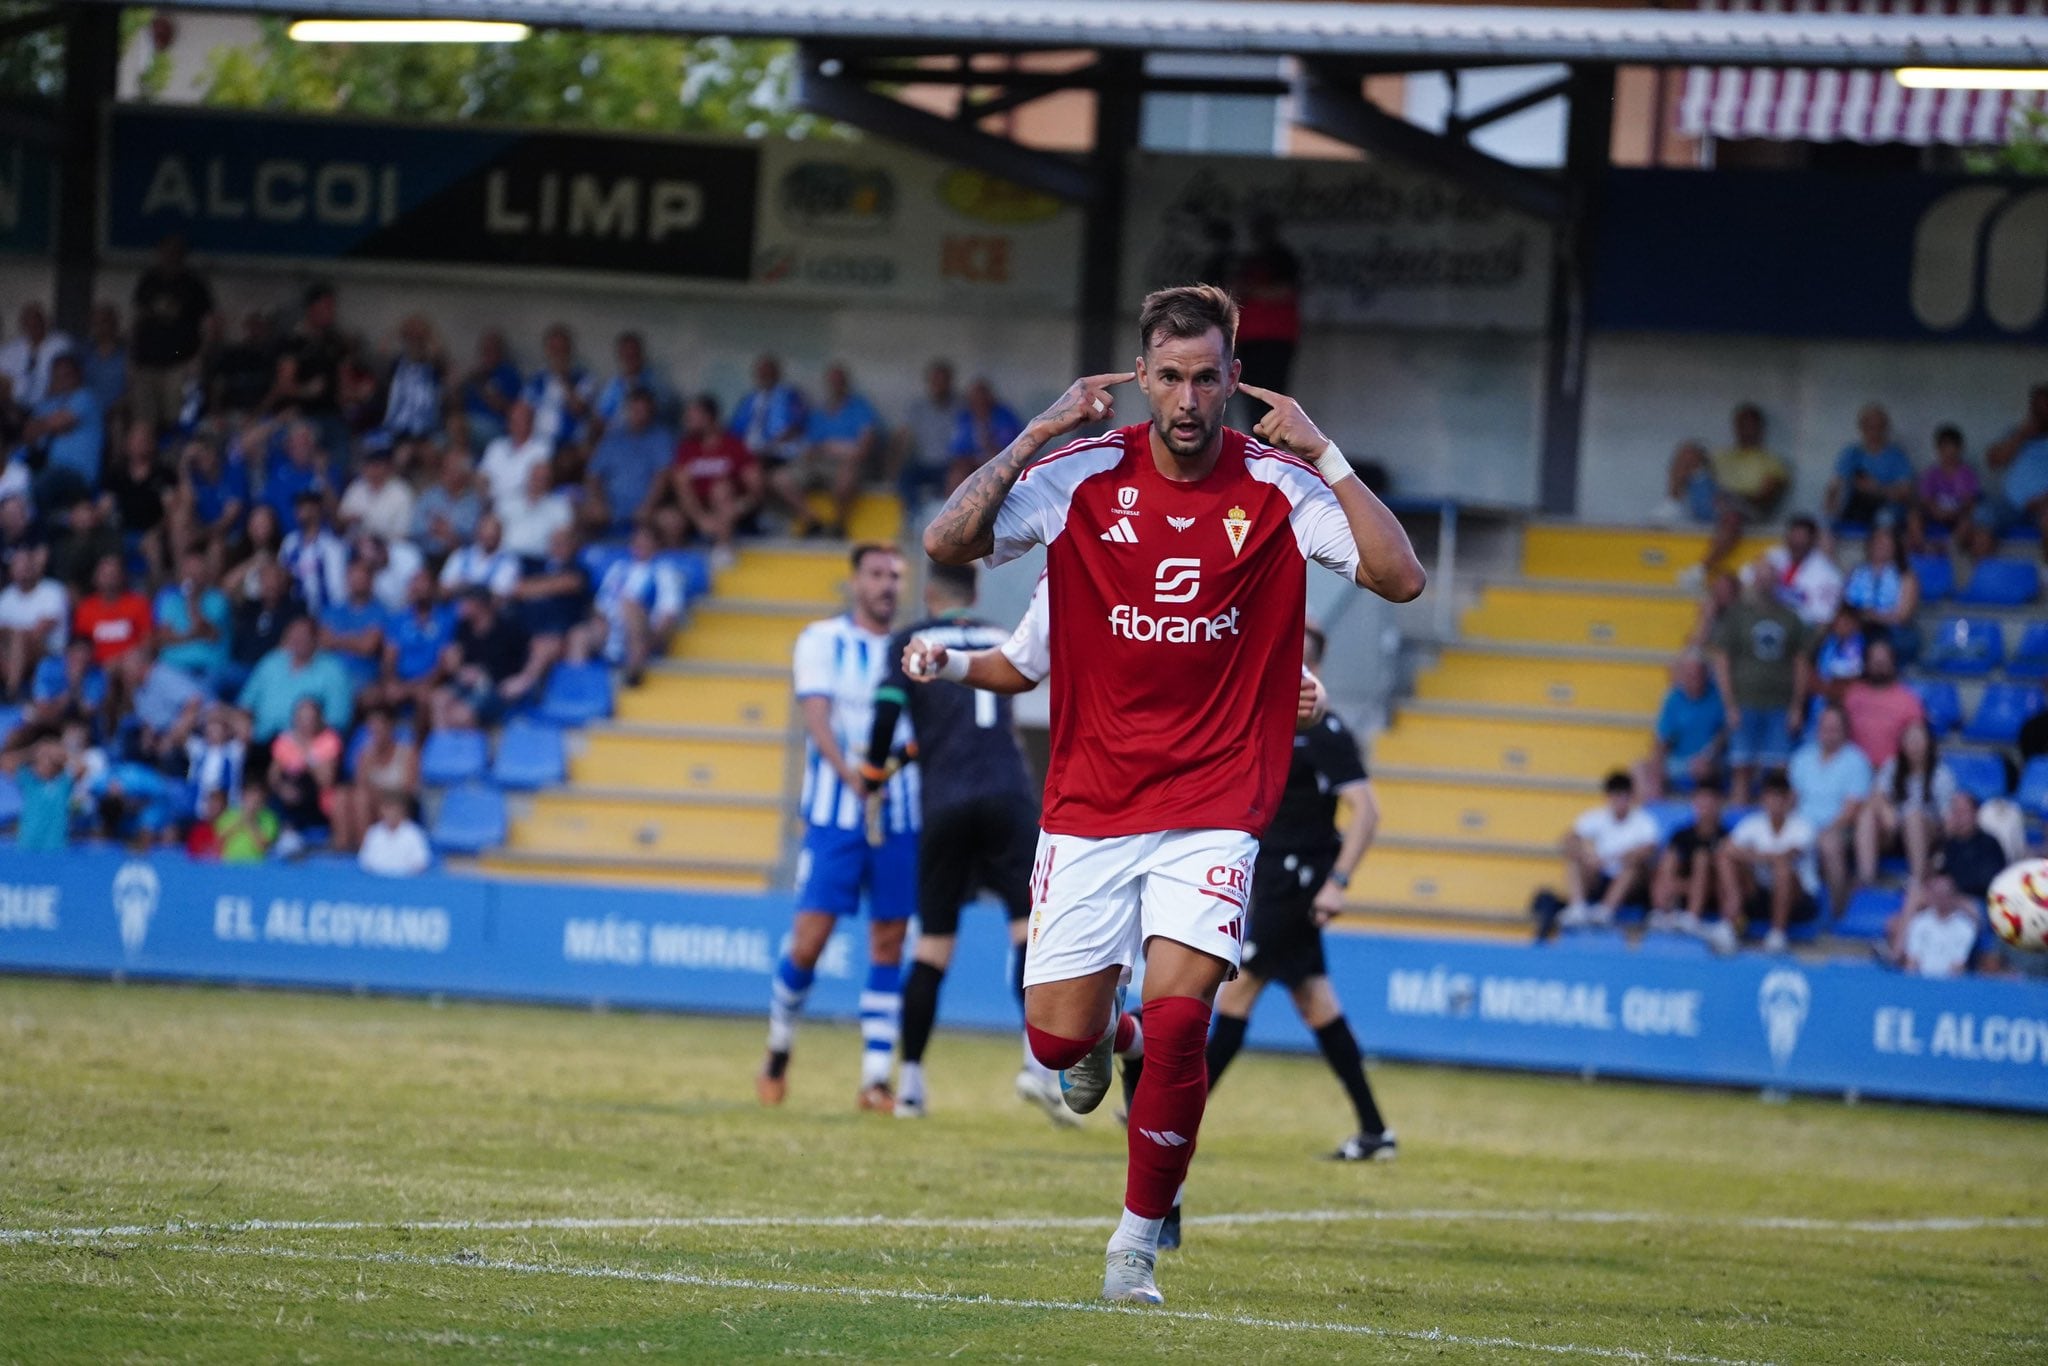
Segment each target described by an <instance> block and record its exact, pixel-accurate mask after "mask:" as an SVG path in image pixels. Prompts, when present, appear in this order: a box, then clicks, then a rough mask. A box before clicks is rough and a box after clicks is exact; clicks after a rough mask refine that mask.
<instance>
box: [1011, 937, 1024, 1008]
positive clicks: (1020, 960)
mask: <svg viewBox="0 0 2048 1366" xmlns="http://www.w3.org/2000/svg"><path fill="white" fill-rule="evenodd" d="M1010 990H1012V991H1014V992H1016V993H1017V1013H1018V1014H1020V1015H1021V1014H1023V1013H1024V946H1023V945H1022V944H1016V945H1012V946H1011V948H1010Z"/></svg>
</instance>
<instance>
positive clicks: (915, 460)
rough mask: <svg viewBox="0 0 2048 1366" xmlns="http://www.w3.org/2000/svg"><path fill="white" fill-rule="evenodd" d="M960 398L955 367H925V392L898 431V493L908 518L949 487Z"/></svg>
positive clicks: (906, 412) (941, 363)
mask: <svg viewBox="0 0 2048 1366" xmlns="http://www.w3.org/2000/svg"><path fill="white" fill-rule="evenodd" d="M959 422H960V399H959V396H958V395H957V394H955V393H954V392H953V367H952V365H951V364H950V363H948V362H946V361H943V360H935V361H933V362H932V363H931V364H929V365H927V366H926V367H925V368H924V393H922V394H921V395H919V396H918V397H917V398H915V399H912V400H911V402H910V406H909V407H908V408H907V409H905V410H904V414H903V425H902V426H900V427H898V428H897V429H896V443H895V445H896V469H897V476H896V491H897V493H898V494H899V495H900V496H901V497H902V499H903V509H904V514H905V516H906V518H908V519H909V520H913V521H914V520H916V513H917V508H918V505H919V503H920V502H922V501H923V499H924V497H925V495H927V494H929V493H932V492H934V491H936V490H939V489H943V488H945V487H946V483H947V477H948V471H949V470H950V468H951V466H952V463H953V433H954V431H955V429H956V428H957V427H958V426H959Z"/></svg>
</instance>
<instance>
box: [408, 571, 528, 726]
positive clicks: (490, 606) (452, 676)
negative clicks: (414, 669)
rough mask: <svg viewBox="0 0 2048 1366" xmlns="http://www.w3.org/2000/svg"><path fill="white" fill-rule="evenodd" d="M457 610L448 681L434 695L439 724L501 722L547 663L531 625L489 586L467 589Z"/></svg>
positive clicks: (447, 659)
mask: <svg viewBox="0 0 2048 1366" xmlns="http://www.w3.org/2000/svg"><path fill="white" fill-rule="evenodd" d="M457 613H458V618H457V624H456V628H455V640H454V642H453V643H452V644H451V645H449V647H448V650H447V653H446V654H445V655H444V657H443V661H442V672H443V674H444V676H445V677H446V679H447V681H446V682H445V683H444V684H443V685H442V686H441V689H440V691H438V692H437V693H435V694H434V701H433V709H434V725H435V726H437V727H447V728H453V729H463V730H467V729H473V728H475V727H476V726H478V725H496V724H497V723H498V722H499V721H501V720H503V719H504V717H505V715H506V713H507V712H509V711H510V710H511V709H512V708H513V707H515V706H517V705H519V703H520V702H521V700H523V699H524V698H526V697H528V696H530V695H532V693H533V691H534V689H535V688H537V687H539V686H540V681H541V678H542V676H543V675H544V674H545V672H546V669H545V666H544V665H543V664H541V663H540V662H539V661H538V657H537V656H536V655H535V653H534V650H533V641H532V639H531V637H529V636H528V635H527V633H526V628H525V627H523V626H521V625H520V624H519V623H518V622H517V621H515V620H514V619H513V618H512V617H511V615H510V614H509V613H507V612H504V611H501V610H500V609H499V606H498V602H497V600H496V599H495V598H494V597H492V596H491V594H490V593H489V592H487V591H486V590H484V589H482V588H469V589H466V590H464V592H463V594H462V596H461V598H460V599H459V600H458V605H457Z"/></svg>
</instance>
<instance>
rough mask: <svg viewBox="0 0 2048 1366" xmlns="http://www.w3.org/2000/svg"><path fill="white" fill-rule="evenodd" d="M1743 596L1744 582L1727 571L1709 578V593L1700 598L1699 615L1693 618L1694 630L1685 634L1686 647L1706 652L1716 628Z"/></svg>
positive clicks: (1715, 573) (1717, 571)
mask: <svg viewBox="0 0 2048 1366" xmlns="http://www.w3.org/2000/svg"><path fill="white" fill-rule="evenodd" d="M1741 596H1742V580H1741V579H1739V578H1737V577H1736V576H1735V575H1733V574H1730V573H1729V572H1728V571H1727V570H1725V569H1723V570H1716V571H1715V572H1714V573H1713V574H1711V575H1709V576H1708V578H1707V591H1706V592H1705V593H1703V594H1702V595H1701V596H1700V605H1699V613H1698V615H1696V616H1695V617H1694V618H1693V622H1692V629H1691V630H1689V631H1687V632H1686V634H1685V646H1686V648H1687V649H1689V650H1705V649H1706V648H1707V647H1708V646H1709V645H1710V644H1711V643H1712V642H1713V639H1714V628H1715V627H1716V626H1718V625H1720V624H1721V618H1722V617H1723V616H1725V615H1726V614H1727V611H1728V609H1729V608H1730V607H1733V606H1734V605H1735V602H1736V600H1737V599H1738V598H1740V597H1741Z"/></svg>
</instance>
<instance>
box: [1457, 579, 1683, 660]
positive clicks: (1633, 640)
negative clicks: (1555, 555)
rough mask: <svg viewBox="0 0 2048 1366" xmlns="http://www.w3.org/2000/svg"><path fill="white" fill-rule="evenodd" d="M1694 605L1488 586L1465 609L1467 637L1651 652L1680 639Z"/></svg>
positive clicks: (1663, 650)
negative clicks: (1475, 603)
mask: <svg viewBox="0 0 2048 1366" xmlns="http://www.w3.org/2000/svg"><path fill="white" fill-rule="evenodd" d="M1697 615H1698V608H1697V606H1696V604H1695V603H1694V602H1693V601H1692V600H1690V599H1687V598H1682V597H1661V596H1660V597H1642V596H1632V595H1629V594H1615V593H1604V592H1599V591H1585V590H1580V589H1553V588H1547V587H1538V586H1536V585H1533V584H1531V585H1524V586H1521V587H1503V586H1490V587H1488V588H1487V589H1486V590H1485V591H1484V592H1482V593H1481V594H1480V598H1479V603H1478V605H1477V606H1475V607H1473V608H1471V609H1469V610H1468V611H1466V613H1465V614H1464V616H1463V617H1462V618H1461V620H1460V628H1461V630H1462V631H1463V632H1464V634H1465V635H1466V636H1467V637H1481V638H1488V639H1493V640H1501V641H1523V642H1529V643H1534V644H1547V645H1563V646H1587V645H1590V646H1597V647H1602V648H1618V649H1628V650H1654V651H1657V652H1658V653H1660V654H1667V655H1668V654H1670V653H1671V652H1673V651H1675V650H1677V649H1678V648H1679V647H1680V646H1682V645H1683V644H1684V643H1685V638H1686V635H1687V633H1688V632H1690V631H1691V629H1692V626H1693V621H1694V618H1695V617H1696V616H1697Z"/></svg>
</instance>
